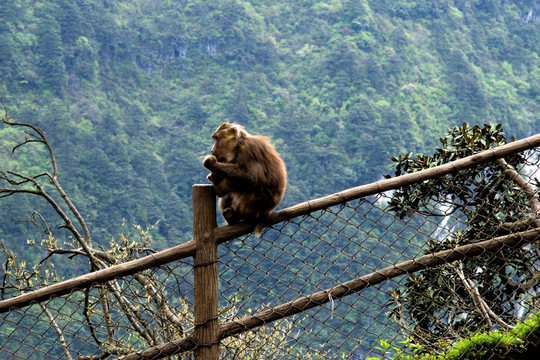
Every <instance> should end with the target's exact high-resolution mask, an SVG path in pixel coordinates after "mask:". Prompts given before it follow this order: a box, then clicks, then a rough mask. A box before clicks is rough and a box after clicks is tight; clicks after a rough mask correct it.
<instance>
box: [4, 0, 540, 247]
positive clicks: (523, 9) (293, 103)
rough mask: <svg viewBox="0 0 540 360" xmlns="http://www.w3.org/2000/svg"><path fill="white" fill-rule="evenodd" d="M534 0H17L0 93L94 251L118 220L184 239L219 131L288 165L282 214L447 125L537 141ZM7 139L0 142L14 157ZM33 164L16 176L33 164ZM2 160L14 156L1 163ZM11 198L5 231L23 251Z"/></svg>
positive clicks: (7, 18)
mask: <svg viewBox="0 0 540 360" xmlns="http://www.w3.org/2000/svg"><path fill="white" fill-rule="evenodd" d="M538 11H540V8H539V7H538V4H537V2H534V1H501V2H495V3H493V2H485V1H481V0H476V1H461V0H458V1H437V2H429V1H419V2H408V1H394V0H392V1H386V0H385V1H381V0H377V1H367V0H358V1H339V0H338V1H328V2H318V1H292V2H291V1H286V2H285V1H283V2H279V1H278V2H276V1H252V2H242V1H239V0H221V1H212V2H205V1H159V2H156V1H127V0H120V1H109V0H81V1H77V2H73V1H68V0H58V1H52V0H43V1H39V2H35V1H30V0H12V1H9V2H5V3H4V4H2V6H1V7H0V73H1V74H2V76H1V77H0V96H1V97H2V98H3V100H4V102H5V104H6V105H7V107H8V109H9V111H10V115H12V116H15V117H17V118H18V119H19V120H22V121H28V122H34V123H37V122H39V123H40V124H41V126H42V127H43V128H44V129H45V130H46V132H47V135H48V137H49V138H50V139H51V141H52V142H53V145H54V148H55V150H56V152H57V157H58V161H59V166H60V171H61V176H62V177H63V178H64V179H65V182H66V183H67V187H68V191H70V193H71V194H72V195H73V197H74V198H75V201H76V203H77V204H78V205H79V207H80V208H81V209H80V210H81V212H82V213H83V214H84V215H85V216H86V217H87V220H88V221H89V222H90V223H91V224H92V228H93V229H94V232H95V235H94V237H95V238H96V239H97V241H98V242H101V243H106V242H107V241H108V235H109V234H114V233H116V232H117V229H118V228H119V226H120V224H121V223H122V219H123V218H125V219H126V222H127V223H138V224H141V225H143V226H144V225H148V224H153V223H155V222H156V221H158V220H159V221H160V225H159V234H158V235H157V238H158V239H162V243H161V244H159V245H158V247H165V246H167V245H172V244H177V243H179V242H182V241H184V240H186V239H187V238H189V237H190V235H189V233H190V231H191V230H190V228H191V210H190V207H191V201H190V194H191V185H192V184H194V183H200V182H204V181H205V175H206V172H205V170H204V169H203V168H202V166H201V159H202V157H203V156H204V155H205V154H206V153H208V151H209V148H210V146H211V141H210V139H209V134H210V133H211V132H212V130H213V129H214V128H215V127H216V126H217V125H218V124H219V123H221V122H223V121H237V122H240V123H242V124H244V125H245V126H246V127H247V129H248V130H250V131H252V132H253V133H265V134H268V135H270V136H271V137H272V138H273V141H274V143H275V144H276V146H277V148H278V150H279V151H280V152H281V153H282V154H283V157H284V159H285V162H286V163H287V167H288V171H289V177H290V181H289V183H290V185H289V188H288V191H287V194H286V199H285V202H284V205H283V206H286V205H292V204H294V203H297V202H299V201H304V200H307V199H309V198H313V197H317V196H321V195H325V194H328V193H331V192H334V191H337V190H340V189H344V188H347V187H351V186H355V185H359V184H362V183H366V182H370V181H373V180H377V179H378V178H380V176H381V175H382V174H383V173H384V172H386V171H387V169H386V167H387V166H388V164H389V163H390V158H391V156H393V155H397V154H399V153H401V152H403V151H407V152H416V151H420V150H423V149H432V148H433V147H434V145H435V144H436V141H437V139H438V137H439V136H441V135H442V134H443V133H444V132H445V130H446V129H447V128H448V127H450V126H453V125H454V124H461V123H462V122H463V121H467V122H469V123H470V124H471V125H474V124H481V123H483V122H497V123H501V124H502V125H503V127H504V128H505V129H506V130H507V132H509V133H512V134H513V135H515V136H516V137H517V138H519V137H523V136H526V135H529V134H530V133H531V132H537V131H539V130H540V129H539V125H538V121H537V117H538V115H537V114H538V111H539V105H538V104H539V99H540V66H539V65H540V59H539V56H538V46H537V45H538V43H539V42H540V32H539V31H538V23H535V22H534V21H535V20H537V19H538V15H537V14H538ZM6 132H7V130H0V145H1V148H2V149H3V150H2V151H4V150H7V148H9V146H6V145H9V143H8V140H6V139H7V137H6ZM40 159H41V158H40V155H39V154H33V155H32V156H28V157H27V158H25V159H24V161H23V162H21V159H18V163H17V165H13V166H17V167H28V166H33V164H34V163H33V161H34V162H38V163H39V160H40ZM0 161H2V162H3V163H2V165H3V166H4V165H6V164H7V161H9V160H8V159H7V158H6V157H2V159H1V160H0ZM29 205H31V204H29V203H28V202H25V200H21V199H18V200H13V201H7V202H4V203H3V204H2V209H1V210H0V211H1V216H0V219H1V220H0V237H2V238H4V239H10V240H11V239H13V240H14V239H15V238H16V239H20V240H17V241H24V236H29V235H28V234H26V235H25V234H22V233H21V232H23V231H24V230H23V229H22V226H20V225H17V226H14V225H13V224H11V221H10V218H11V216H12V215H13V216H15V217H21V216H26V215H27V213H28V210H29V208H31V207H30V206H29Z"/></svg>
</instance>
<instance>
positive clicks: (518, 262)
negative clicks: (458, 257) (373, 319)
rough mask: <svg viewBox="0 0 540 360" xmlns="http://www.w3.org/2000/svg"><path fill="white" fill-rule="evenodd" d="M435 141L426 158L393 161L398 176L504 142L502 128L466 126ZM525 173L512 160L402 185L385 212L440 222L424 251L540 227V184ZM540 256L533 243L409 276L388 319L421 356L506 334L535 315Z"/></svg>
mask: <svg viewBox="0 0 540 360" xmlns="http://www.w3.org/2000/svg"><path fill="white" fill-rule="evenodd" d="M440 141H441V143H442V147H441V148H440V149H437V151H436V152H435V153H434V154H433V155H431V156H425V155H416V156H414V157H413V156H411V155H409V154H404V155H401V156H399V157H398V158H393V159H392V160H393V161H394V162H395V163H396V176H398V175H401V174H404V173H412V172H415V171H419V170H422V169H427V168H430V167H433V166H436V165H440V164H443V163H448V162H450V161H453V160H456V159H458V158H462V157H465V156H468V155H472V154H474V153H475V152H478V151H481V150H486V149H489V148H491V147H495V146H498V145H503V144H505V143H506V142H507V140H506V138H505V136H504V133H503V130H502V128H501V126H500V125H497V126H492V125H484V126H483V127H479V126H474V127H472V128H471V127H469V126H468V125H467V124H463V126H461V127H455V128H453V129H452V130H449V132H448V135H447V136H446V137H445V138H441V139H440ZM529 155H530V156H538V155H537V154H534V153H533V154H529ZM527 172H528V169H527V157H526V155H525V154H516V155H513V156H511V157H508V158H500V159H498V160H496V161H494V162H492V163H488V164H486V165H480V166H477V167H475V168H470V169H467V170H465V171H460V172H458V173H454V174H450V175H446V176H444V177H441V178H437V179H434V180H430V181H426V182H423V183H421V184H416V185H414V186H409V187H405V188H403V189H401V190H399V191H396V192H395V193H394V194H393V196H392V199H391V202H390V204H389V206H390V209H391V210H393V211H395V212H396V214H397V216H398V217H400V218H404V217H410V216H413V215H415V214H421V215H423V216H425V217H428V218H429V217H431V218H433V217H435V218H439V219H443V220H442V221H441V222H439V227H440V228H439V229H435V230H434V233H433V234H435V236H433V235H432V237H437V240H431V241H430V242H429V243H428V244H426V245H427V249H426V253H433V252H436V251H440V250H444V249H451V248H453V247H455V246H459V245H463V244H467V243H474V242H478V241H482V240H489V239H492V238H495V237H498V236H504V235H507V234H510V233H513V232H518V231H524V230H527V229H530V228H536V227H538V226H540V217H539V216H540V202H539V200H538V194H537V190H536V189H538V185H539V183H538V179H537V178H534V177H531V176H528V175H529V174H528V173H527ZM539 255H540V241H536V242H535V243H534V244H531V245H527V246H523V247H519V248H505V249H504V250H502V251H500V252H498V253H486V254H484V255H483V256H481V257H478V258H471V259H468V260H463V261H458V262H455V263H451V264H446V265H442V266H439V267H436V268H431V269H426V270H424V271H422V272H421V273H419V274H415V275H410V277H409V279H408V281H407V283H406V285H405V289H404V290H403V291H398V290H396V291H395V292H394V294H393V295H394V299H393V301H395V304H396V306H395V308H394V309H393V311H392V313H391V314H392V316H393V318H394V319H395V320H396V321H397V322H398V323H400V324H401V325H403V326H404V327H405V328H406V329H407V333H408V335H409V336H411V337H412V339H413V341H415V342H417V343H420V344H422V345H423V349H424V350H426V351H433V350H438V349H441V348H444V347H445V346H447V345H448V344H449V341H453V340H455V339H457V338H460V337H464V336H467V334H470V333H472V332H475V331H479V330H486V329H489V330H493V329H505V330H508V329H511V328H513V326H514V324H515V323H516V322H517V321H518V320H519V318H521V317H523V316H524V315H525V314H527V313H530V312H534V311H537V310H538V309H533V308H532V307H533V305H529V306H528V307H527V305H525V304H535V303H536V302H537V301H538V290H539V288H540V282H539V281H538V280H539V279H540V267H539V265H540V259H539ZM523 298H526V300H527V301H522V300H523Z"/></svg>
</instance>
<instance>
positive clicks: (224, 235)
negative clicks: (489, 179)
mask: <svg viewBox="0 0 540 360" xmlns="http://www.w3.org/2000/svg"><path fill="white" fill-rule="evenodd" d="M538 146H540V134H536V135H533V136H530V137H528V138H525V139H521V140H518V141H514V142H512V143H510V144H506V145H501V146H498V147H496V148H493V149H488V150H484V151H481V152H479V153H477V154H473V155H470V156H467V157H464V158H462V159H458V160H456V161H452V162H450V163H447V164H443V165H439V166H436V167H433V168H430V169H425V170H421V171H418V172H414V173H411V174H405V175H401V176H398V177H395V178H391V179H384V180H380V181H377V182H374V183H371V184H367V185H361V186H357V187H353V188H350V189H347V190H344V191H341V192H338V193H335V194H332V195H328V196H325V197H322V198H318V199H315V200H309V201H306V202H303V203H300V204H297V205H294V206H291V207H289V208H286V209H283V210H279V211H275V212H273V213H271V214H270V217H269V219H268V222H267V224H268V225H274V224H277V223H280V222H282V221H285V220H289V219H292V218H295V217H298V216H302V215H307V214H310V213H312V212H314V211H317V210H322V209H325V208H328V207H330V206H334V205H339V204H343V203H346V202H348V201H351V200H355V199H359V198H362V197H366V196H370V195H374V194H379V193H383V192H386V191H390V190H396V189H399V188H401V187H403V186H407V185H412V184H416V183H419V182H422V181H426V180H431V179H435V178H437V177H441V176H444V175H447V174H451V173H455V172H458V171H460V170H464V169H467V168H470V167H474V166H476V165H480V164H485V163H488V162H491V161H494V160H496V159H498V158H501V157H505V156H508V155H511V154H514V153H517V152H522V151H525V150H529V149H533V148H535V147H538ZM253 229H254V225H252V224H240V225H233V226H222V227H220V228H218V229H217V230H216V236H217V240H218V243H220V244H222V243H224V242H226V241H228V240H231V239H234V238H236V237H238V236H241V235H245V234H248V233H250V232H252V231H253Z"/></svg>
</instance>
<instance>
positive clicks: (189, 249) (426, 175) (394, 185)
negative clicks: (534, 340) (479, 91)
mask: <svg viewBox="0 0 540 360" xmlns="http://www.w3.org/2000/svg"><path fill="white" fill-rule="evenodd" d="M538 146H540V134H536V135H533V136H530V137H528V138H525V139H522V140H518V141H515V142H512V143H510V144H506V145H502V146H498V147H496V148H493V149H489V150H484V151H482V152H479V153H477V154H474V155H471V156H467V157H465V158H462V159H458V160H456V161H453V162H450V163H447V164H443V165H439V166H436V167H433V168H430V169H426V170H422V171H418V172H415V173H412V174H406V175H402V176H399V177H395V178H391V179H384V180H380V181H378V182H375V183H371V184H367V185H361V186H357V187H354V188H350V189H347V190H344V191H341V192H339V193H335V194H332V195H328V196H325V197H322V198H318V199H314V200H310V201H306V202H303V203H300V204H297V205H294V206H291V207H289V208H286V209H283V210H279V211H276V212H273V213H272V214H270V218H269V220H268V223H267V224H268V225H273V224H277V223H279V222H282V221H285V220H289V219H292V218H295V217H298V216H302V215H306V214H309V213H311V212H313V211H317V210H321V209H324V208H327V207H329V206H334V205H338V204H342V203H345V202H348V201H351V200H354V199H358V198H361V197H365V196H370V195H374V194H378V193H382V192H385V191H389V190H395V189H398V188H400V187H403V186H406V185H412V184H415V183H418V182H422V181H425V180H430V179H434V178H437V177H440V176H443V175H447V174H450V173H454V172H457V171H460V170H463V169H466V168H469V167H472V166H476V165H479V164H483V163H487V162H490V161H494V160H496V159H498V158H501V157H504V156H508V155H511V154H514V153H517V152H521V151H525V150H529V149H533V148H535V147H538ZM253 228H254V225H253V224H238V225H227V226H222V227H219V228H217V229H216V230H215V236H216V239H217V242H218V244H222V243H224V242H226V241H229V240H231V239H234V238H236V237H238V236H241V235H245V234H248V233H250V232H252V231H253ZM193 254H195V243H194V241H193V240H191V241H188V242H187V243H185V244H182V245H178V246H175V247H173V248H170V249H167V250H163V251H160V252H158V253H155V254H152V255H148V256H146V257H144V258H141V259H137V260H133V261H130V262H127V263H125V264H120V265H115V266H111V267H110V268H107V269H103V270H99V271H96V272H94V273H89V274H85V275H82V276H79V277H77V278H74V279H69V280H66V281H63V282H61V283H58V284H54V285H50V286H47V287H45V288H41V289H38V290H35V291H32V292H29V293H26V294H22V295H19V296H16V297H13V298H11V299H8V300H3V301H0V313H2V312H6V311H8V310H9V309H10V308H12V307H23V306H27V305H29V304H31V303H32V302H39V301H44V300H47V299H49V298H51V297H53V296H60V295H65V294H67V293H69V292H70V291H72V290H73V289H75V288H86V287H89V286H90V285H92V284H95V283H103V282H106V281H109V280H112V279H114V278H117V277H122V276H127V275H131V274H134V273H136V272H139V271H143V270H146V269H149V268H151V267H155V266H158V265H162V264H165V263H168V262H171V261H174V260H178V259H182V258H185V257H189V256H193Z"/></svg>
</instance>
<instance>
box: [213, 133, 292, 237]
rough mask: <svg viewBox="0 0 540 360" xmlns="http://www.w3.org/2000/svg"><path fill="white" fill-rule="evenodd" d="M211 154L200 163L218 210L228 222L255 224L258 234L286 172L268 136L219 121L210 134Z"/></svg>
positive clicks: (279, 195)
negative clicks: (206, 171)
mask: <svg viewBox="0 0 540 360" xmlns="http://www.w3.org/2000/svg"><path fill="white" fill-rule="evenodd" d="M212 139H214V141H215V142H214V146H213V147H212V155H208V156H206V158H205V159H204V162H203V165H204V167H206V168H207V169H208V170H210V171H211V172H212V173H211V174H210V175H208V180H210V181H211V182H212V183H213V185H214V189H215V190H216V194H217V196H218V197H219V202H218V205H219V209H220V210H221V212H222V214H223V217H224V218H225V220H226V221H227V223H228V224H230V225H232V224H236V223H238V222H240V221H243V220H245V221H254V222H256V223H257V225H256V227H255V230H254V233H255V235H257V236H260V235H261V231H262V227H263V224H264V222H265V221H266V219H267V217H268V215H269V214H270V212H271V211H272V209H274V208H275V207H276V206H277V205H278V204H279V202H280V201H281V199H283V194H284V193H285V188H286V186H287V172H286V170H285V164H284V163H283V160H281V158H280V156H279V154H278V153H277V151H276V149H274V147H273V146H272V144H270V139H269V138H268V137H266V136H261V135H250V134H248V133H247V132H246V130H244V127H243V126H241V125H238V124H235V123H232V124H230V123H223V124H221V125H220V126H219V127H218V128H217V130H216V131H215V132H214V133H213V134H212Z"/></svg>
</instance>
